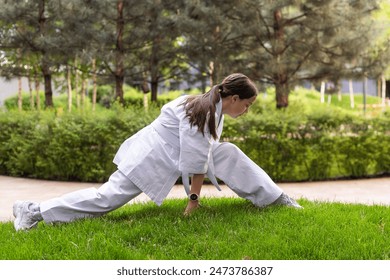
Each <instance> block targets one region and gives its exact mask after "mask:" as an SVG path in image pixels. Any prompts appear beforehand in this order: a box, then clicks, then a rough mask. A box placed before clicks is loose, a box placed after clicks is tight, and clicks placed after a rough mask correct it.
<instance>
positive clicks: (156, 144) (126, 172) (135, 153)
mask: <svg viewBox="0 0 390 280" xmlns="http://www.w3.org/2000/svg"><path fill="white" fill-rule="evenodd" d="M256 97H257V89H256V86H255V85H254V83H253V82H252V81H251V80H250V79H249V78H248V77H246V76H245V75H243V74H239V73H235V74H231V75H229V76H228V77H226V78H225V79H224V80H223V82H222V83H221V84H219V85H216V86H214V87H212V88H211V90H210V91H209V92H207V93H205V94H203V95H198V96H182V97H179V98H177V99H176V100H174V101H172V102H170V103H168V104H166V105H165V106H163V107H162V109H161V114H160V116H159V117H158V118H157V119H156V120H155V121H154V122H152V123H151V124H150V125H149V126H147V127H145V128H143V129H142V130H140V131H139V132H138V133H136V134H135V135H133V136H131V137H130V138H128V139H127V140H126V141H125V142H124V143H123V144H122V145H121V147H120V148H119V150H118V152H117V154H116V155H115V158H114V163H115V164H116V165H117V171H115V172H114V173H113V174H112V175H111V176H110V178H109V180H108V182H106V183H105V184H103V185H102V186H101V187H100V188H99V189H95V188H89V189H84V190H80V191H75V192H72V193H69V194H66V195H64V196H61V197H58V198H53V199H50V200H48V201H44V202H41V203H40V204H38V203H34V202H30V201H16V202H15V204H14V206H13V211H14V216H15V220H14V227H15V229H16V230H17V231H18V230H28V229H31V228H32V227H35V226H36V225H37V223H38V222H39V221H41V220H43V221H45V222H46V223H53V222H70V221H72V220H76V219H80V218H86V217H97V216H101V215H103V214H105V213H107V212H110V211H113V210H115V209H117V208H118V207H120V206H122V205H124V204H125V203H127V202H129V201H130V200H132V199H133V198H135V197H136V196H138V195H139V194H141V193H142V192H144V193H145V194H146V195H148V196H149V197H150V198H151V199H152V200H153V201H154V202H155V203H156V204H157V205H161V203H162V202H163V200H164V199H165V197H166V196H167V195H168V193H169V191H170V190H171V188H172V187H173V185H174V184H175V182H176V180H177V179H178V178H179V177H180V176H182V179H183V184H184V186H185V189H186V191H187V194H188V197H189V201H188V204H187V207H186V209H185V211H184V214H186V215H188V214H190V213H191V212H193V211H194V210H195V209H196V208H198V207H199V197H200V192H201V188H202V184H203V180H204V177H205V174H207V176H208V177H209V179H210V180H211V181H212V182H213V183H214V184H215V185H216V187H217V188H219V187H218V184H217V181H216V178H215V177H218V178H220V179H221V180H222V181H224V182H225V183H226V185H227V186H228V187H230V188H231V189H232V190H233V191H234V192H235V193H236V194H237V195H238V196H240V197H242V198H245V199H248V200H250V201H251V202H252V203H253V204H254V205H255V206H258V207H264V206H267V205H271V204H273V205H287V206H291V207H295V208H302V207H301V206H300V205H299V204H298V203H297V202H296V201H295V200H293V199H291V198H290V197H288V196H287V195H286V194H284V193H283V192H282V190H281V189H280V188H279V187H278V186H277V185H276V184H275V183H274V182H273V181H272V180H271V178H270V177H269V176H268V175H267V174H266V173H265V172H264V171H263V170H262V169H261V168H260V167H259V166H257V165H256V164H255V163H254V162H253V161H252V160H251V159H249V158H248V157H247V156H246V155H245V154H244V153H243V152H242V151H241V150H240V149H239V148H237V147H236V146H235V145H233V144H231V143H227V142H225V143H220V142H219V138H220V136H221V133H222V126H223V119H224V115H225V114H226V115H229V116H231V117H233V118H236V117H239V116H241V115H243V114H245V113H246V112H248V109H249V107H250V106H251V105H252V104H253V103H254V102H255V100H256ZM189 175H192V181H191V189H190V187H189V180H188V176H189Z"/></svg>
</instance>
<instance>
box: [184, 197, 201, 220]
mask: <svg viewBox="0 0 390 280" xmlns="http://www.w3.org/2000/svg"><path fill="white" fill-rule="evenodd" d="M199 207H200V204H199V201H198V200H195V201H192V200H190V201H188V204H187V207H186V210H184V216H189V215H191V213H193V212H194V211H195V210H196V209H197V208H199Z"/></svg>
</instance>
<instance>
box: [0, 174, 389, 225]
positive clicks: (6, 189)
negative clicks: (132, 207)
mask: <svg viewBox="0 0 390 280" xmlns="http://www.w3.org/2000/svg"><path fill="white" fill-rule="evenodd" d="M278 185H279V186H280V187H281V188H282V189H283V190H284V191H285V192H286V193H287V194H288V195H290V196H291V197H293V198H296V199H299V198H306V199H309V200H313V201H315V200H318V201H328V202H343V203H361V204H368V205H372V204H380V205H390V177H386V178H374V179H362V180H340V181H325V182H304V183H280V184H278ZM100 186H101V184H97V183H78V182H56V181H45V180H34V179H25V178H14V177H7V176H0V221H2V222H4V221H10V220H13V219H14V217H13V215H12V205H13V203H14V201H15V200H32V201H36V202H40V201H44V200H47V199H50V198H53V197H56V196H59V195H62V194H65V193H68V192H71V191H75V190H79V189H83V188H89V187H95V188H98V187H100ZM221 188H222V191H221V192H219V191H218V190H217V189H216V188H214V187H213V186H209V185H206V186H204V187H203V189H202V196H207V197H237V195H236V194H235V193H234V192H232V191H231V190H230V189H229V188H228V187H226V186H221ZM185 196H186V195H185V192H184V188H183V186H181V185H177V186H175V187H174V188H173V189H172V191H171V192H170V194H169V195H168V198H184V197H185ZM144 201H150V199H149V198H148V197H147V196H146V195H144V194H142V195H140V196H138V197H137V198H136V199H135V200H133V201H132V202H131V203H136V202H144Z"/></svg>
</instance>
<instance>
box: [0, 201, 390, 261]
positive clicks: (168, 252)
mask: <svg viewBox="0 0 390 280" xmlns="http://www.w3.org/2000/svg"><path fill="white" fill-rule="evenodd" d="M300 203H301V204H302V205H303V206H304V207H305V209H304V210H297V209H291V208H286V207H268V208H265V209H259V208H256V207H254V206H252V204H251V203H249V202H247V201H244V200H242V199H239V198H218V199H217V198H208V199H204V200H203V205H204V207H202V208H201V209H200V210H199V211H197V212H196V213H194V214H193V215H192V216H190V217H184V216H183V215H182V212H183V209H184V207H185V205H186V201H185V200H183V199H181V200H176V199H174V200H166V201H165V202H164V204H163V205H162V206H161V207H157V206H155V205H154V204H152V203H146V204H134V205H131V206H124V207H122V208H120V209H118V210H116V211H114V212H111V213H110V214H108V215H106V216H104V217H101V218H97V219H86V220H79V221H76V222H73V223H69V224H57V225H54V226H49V225H46V224H44V223H41V224H40V225H39V226H38V228H37V229H33V230H31V231H29V232H15V231H14V229H13V225H12V223H11V222H7V223H1V224H0V242H1V250H0V259H3V260H20V259H28V260H35V259H36V260H41V259H44V260H53V259H54V260H103V259H106V260H107V259H109V260H118V259H131V260H135V259H136V260H145V259H146V260H150V259H155V260H175V259H198V260H221V259H231V260H242V259H253V260H260V259H268V260H341V259H348V260H387V259H390V242H389V241H390V229H389V224H390V208H389V207H386V206H367V205H351V204H341V203H324V202H321V203H320V202H310V201H307V200H300Z"/></svg>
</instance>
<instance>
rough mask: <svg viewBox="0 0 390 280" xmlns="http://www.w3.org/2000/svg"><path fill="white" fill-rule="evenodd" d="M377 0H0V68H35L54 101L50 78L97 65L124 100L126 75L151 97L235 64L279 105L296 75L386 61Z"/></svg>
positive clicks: (91, 72)
mask: <svg viewBox="0 0 390 280" xmlns="http://www.w3.org/2000/svg"><path fill="white" fill-rule="evenodd" d="M383 2H384V1H383V0H375V1H364V0H355V1H349V0H328V1H318V0H306V1H280V0H279V1H265V0H263V1H259V0H245V1H238V0H231V1H177V0H175V1H173V0H169V1H137V0H120V1H105V0H96V1H83V0H68V1H66V3H64V2H63V1H59V0H57V1H54V0H53V1H45V0H39V1H8V0H0V5H1V7H2V9H1V10H0V51H1V55H0V65H1V67H0V75H4V76H8V77H30V78H33V77H35V80H36V81H40V84H41V85H44V86H45V92H46V93H47V94H46V95H45V99H46V103H45V104H46V105H47V106H53V105H52V104H51V103H52V102H51V96H52V93H51V92H52V90H51V82H50V80H51V79H52V78H53V80H54V78H57V77H58V76H60V77H64V76H68V74H69V82H70V83H69V84H72V86H73V88H76V84H77V83H78V82H77V81H78V80H79V77H81V76H82V78H83V79H84V80H85V79H87V78H91V77H92V78H93V79H94V77H95V74H96V75H97V77H98V81H97V82H98V84H103V83H106V82H107V81H109V82H110V83H112V85H114V84H115V86H114V90H115V94H116V96H117V97H119V98H120V100H121V102H122V101H123V100H122V99H123V98H122V97H123V91H122V89H123V85H124V83H125V82H126V83H129V84H132V85H144V84H147V83H149V88H150V90H151V92H152V94H151V95H152V99H153V100H155V99H156V97H157V88H158V84H159V83H160V84H161V83H163V82H166V81H169V80H173V81H175V82H177V81H182V80H183V79H184V78H186V81H187V82H190V83H192V82H193V81H190V79H189V78H188V77H192V78H194V77H196V81H197V82H200V83H201V85H199V84H198V85H196V86H199V87H202V88H205V87H206V86H207V85H208V84H209V82H208V81H209V80H210V78H211V83H212V84H216V83H219V82H220V81H221V79H222V77H223V76H226V75H227V74H230V73H231V72H242V73H244V74H247V75H248V76H250V77H251V78H253V79H254V80H256V81H260V82H262V83H264V84H266V83H270V84H274V85H275V86H276V88H277V90H276V93H277V96H278V97H279V102H278V103H277V105H278V106H280V107H285V106H287V105H288V93H289V89H290V88H291V87H292V86H293V85H294V84H296V83H297V82H298V81H300V80H304V79H306V80H307V79H310V80H323V79H332V78H339V77H346V76H350V75H353V76H361V75H362V74H363V72H365V73H369V74H370V76H372V77H374V76H375V77H376V76H377V75H376V74H378V71H383V70H384V69H385V68H386V67H387V65H388V63H387V62H388V57H386V56H385V55H383V53H388V49H386V43H387V42H382V41H383V39H382V38H383V36H382V34H379V33H380V32H377V25H376V24H372V23H371V20H372V13H373V12H374V11H375V10H376V9H378V8H379V7H381V8H382V10H383V11H384V13H383V15H384V16H385V14H386V11H387V9H388V7H387V5H384V4H383V5H382V6H379V3H383ZM378 21H379V22H380V21H381V20H380V18H379V20H378ZM378 21H377V22H378ZM387 37H388V36H387ZM387 37H386V38H387ZM378 40H380V42H379V41H378ZM377 41H378V42H377ZM371 44H374V45H376V46H378V48H370V45H371ZM387 45H388V44H387ZM363 58H364V59H363ZM369 58H371V59H369ZM374 66H375V67H374ZM373 69H375V71H374V70H373ZM378 69H379V70H378ZM187 74H188V75H187ZM52 76H53V77H52ZM71 76H72V77H71ZM185 76H186V77H185ZM76 77H78V78H76ZM43 81H45V82H43ZM192 84H194V83H192Z"/></svg>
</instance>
